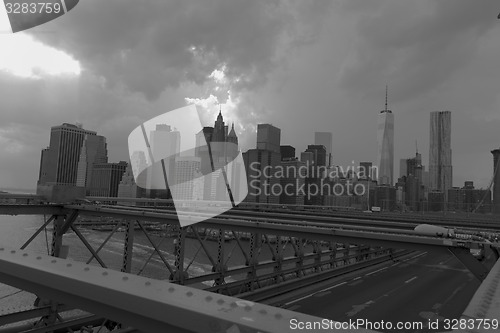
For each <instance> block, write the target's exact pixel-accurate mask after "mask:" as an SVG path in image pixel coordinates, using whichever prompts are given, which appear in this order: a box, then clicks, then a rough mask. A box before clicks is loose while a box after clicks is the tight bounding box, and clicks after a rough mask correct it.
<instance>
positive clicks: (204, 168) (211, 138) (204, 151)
mask: <svg viewBox="0 0 500 333" xmlns="http://www.w3.org/2000/svg"><path fill="white" fill-rule="evenodd" d="M205 142H206V145H205ZM238 153H239V148H238V136H237V135H236V131H235V130H234V124H232V126H231V131H229V133H228V126H227V125H226V124H225V123H224V117H223V116H222V109H220V110H219V114H218V116H217V120H216V121H215V124H214V127H204V128H203V130H201V131H200V132H198V133H197V134H196V149H195V156H196V157H198V158H199V159H200V168H199V169H200V173H201V174H202V175H207V174H211V176H210V177H205V179H204V184H200V186H199V187H200V188H201V189H202V191H203V199H204V200H224V198H225V197H226V196H227V188H226V181H225V178H226V177H227V180H228V182H229V183H230V184H235V183H236V182H235V181H234V179H236V178H238V177H239V175H240V174H241V172H242V171H241V170H240V169H239V168H240V166H239V165H237V164H235V165H233V167H232V168H227V167H226V166H227V164H228V163H229V162H231V161H233V160H234V159H235V158H236V156H237V155H238ZM222 168H225V175H224V174H223V172H222ZM233 190H234V191H237V189H233Z"/></svg>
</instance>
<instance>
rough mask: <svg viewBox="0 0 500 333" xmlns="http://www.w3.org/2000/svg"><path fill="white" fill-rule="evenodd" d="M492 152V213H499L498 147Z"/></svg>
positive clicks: (499, 175)
mask: <svg viewBox="0 0 500 333" xmlns="http://www.w3.org/2000/svg"><path fill="white" fill-rule="evenodd" d="M491 153H492V154H493V210H492V211H493V214H500V149H494V150H492V151H491Z"/></svg>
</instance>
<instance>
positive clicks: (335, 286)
mask: <svg viewBox="0 0 500 333" xmlns="http://www.w3.org/2000/svg"><path fill="white" fill-rule="evenodd" d="M346 283H347V282H342V283H339V284H336V285H334V286H331V287H328V288H325V289H323V290H320V291H318V292H319V293H320V292H323V291H327V290H330V289H333V288H337V287H338V286H341V285H343V284H346Z"/></svg>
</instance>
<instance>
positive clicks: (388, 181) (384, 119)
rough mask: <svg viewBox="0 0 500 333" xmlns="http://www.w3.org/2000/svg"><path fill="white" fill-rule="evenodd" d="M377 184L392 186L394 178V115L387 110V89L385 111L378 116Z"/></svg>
mask: <svg viewBox="0 0 500 333" xmlns="http://www.w3.org/2000/svg"><path fill="white" fill-rule="evenodd" d="M377 143H378V156H377V157H378V182H379V185H392V184H393V177H394V114H393V113H392V111H391V110H388V109H387V87H386V89H385V110H382V111H380V113H379V114H378V129H377Z"/></svg>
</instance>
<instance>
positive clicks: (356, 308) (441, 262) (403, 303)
mask: <svg viewBox="0 0 500 333" xmlns="http://www.w3.org/2000/svg"><path fill="white" fill-rule="evenodd" d="M479 285H480V283H479V281H478V280H477V279H475V278H474V276H473V275H472V274H471V273H470V272H469V271H468V270H467V269H466V268H465V267H464V266H463V265H462V264H461V263H460V262H459V261H458V260H457V259H456V258H455V257H454V256H452V255H451V254H450V255H446V254H437V255H436V254H434V253H432V252H429V253H428V252H418V253H414V254H413V255H412V256H411V257H409V258H407V259H404V260H402V261H400V262H396V263H391V264H389V265H386V266H383V267H382V268H381V267H376V268H374V269H373V270H372V271H368V272H365V273H363V274H362V275H359V276H356V277H349V278H347V279H344V280H343V281H342V280H340V281H336V282H335V283H333V284H331V285H330V286H328V287H326V288H325V287H324V286H323V288H322V289H320V290H315V291H313V292H310V293H308V294H306V295H303V296H301V297H299V298H297V299H295V300H289V301H288V302H285V303H284V305H283V307H284V308H287V309H289V310H292V311H297V312H301V313H304V314H311V315H315V316H318V317H322V318H328V319H332V320H336V321H341V322H348V321H349V320H357V319H364V320H368V321H370V322H373V323H374V322H380V321H381V320H384V321H386V322H391V323H392V324H393V325H394V326H395V325H396V324H397V322H422V323H423V325H424V329H423V330H419V329H409V330H399V329H398V330H396V329H395V328H393V329H392V330H388V329H385V330H384V329H377V330H378V331H383V332H430V331H436V332H437V331H444V327H443V326H440V327H439V329H437V330H431V329H430V328H428V327H427V325H428V322H429V320H431V321H432V322H436V320H438V321H439V322H441V324H440V325H442V324H443V320H444V319H453V318H460V316H461V315H462V313H463V311H464V309H465V308H466V306H467V304H468V303H469V301H470V299H471V298H472V296H473V295H474V293H475V291H476V290H477V288H478V287H479Z"/></svg>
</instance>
